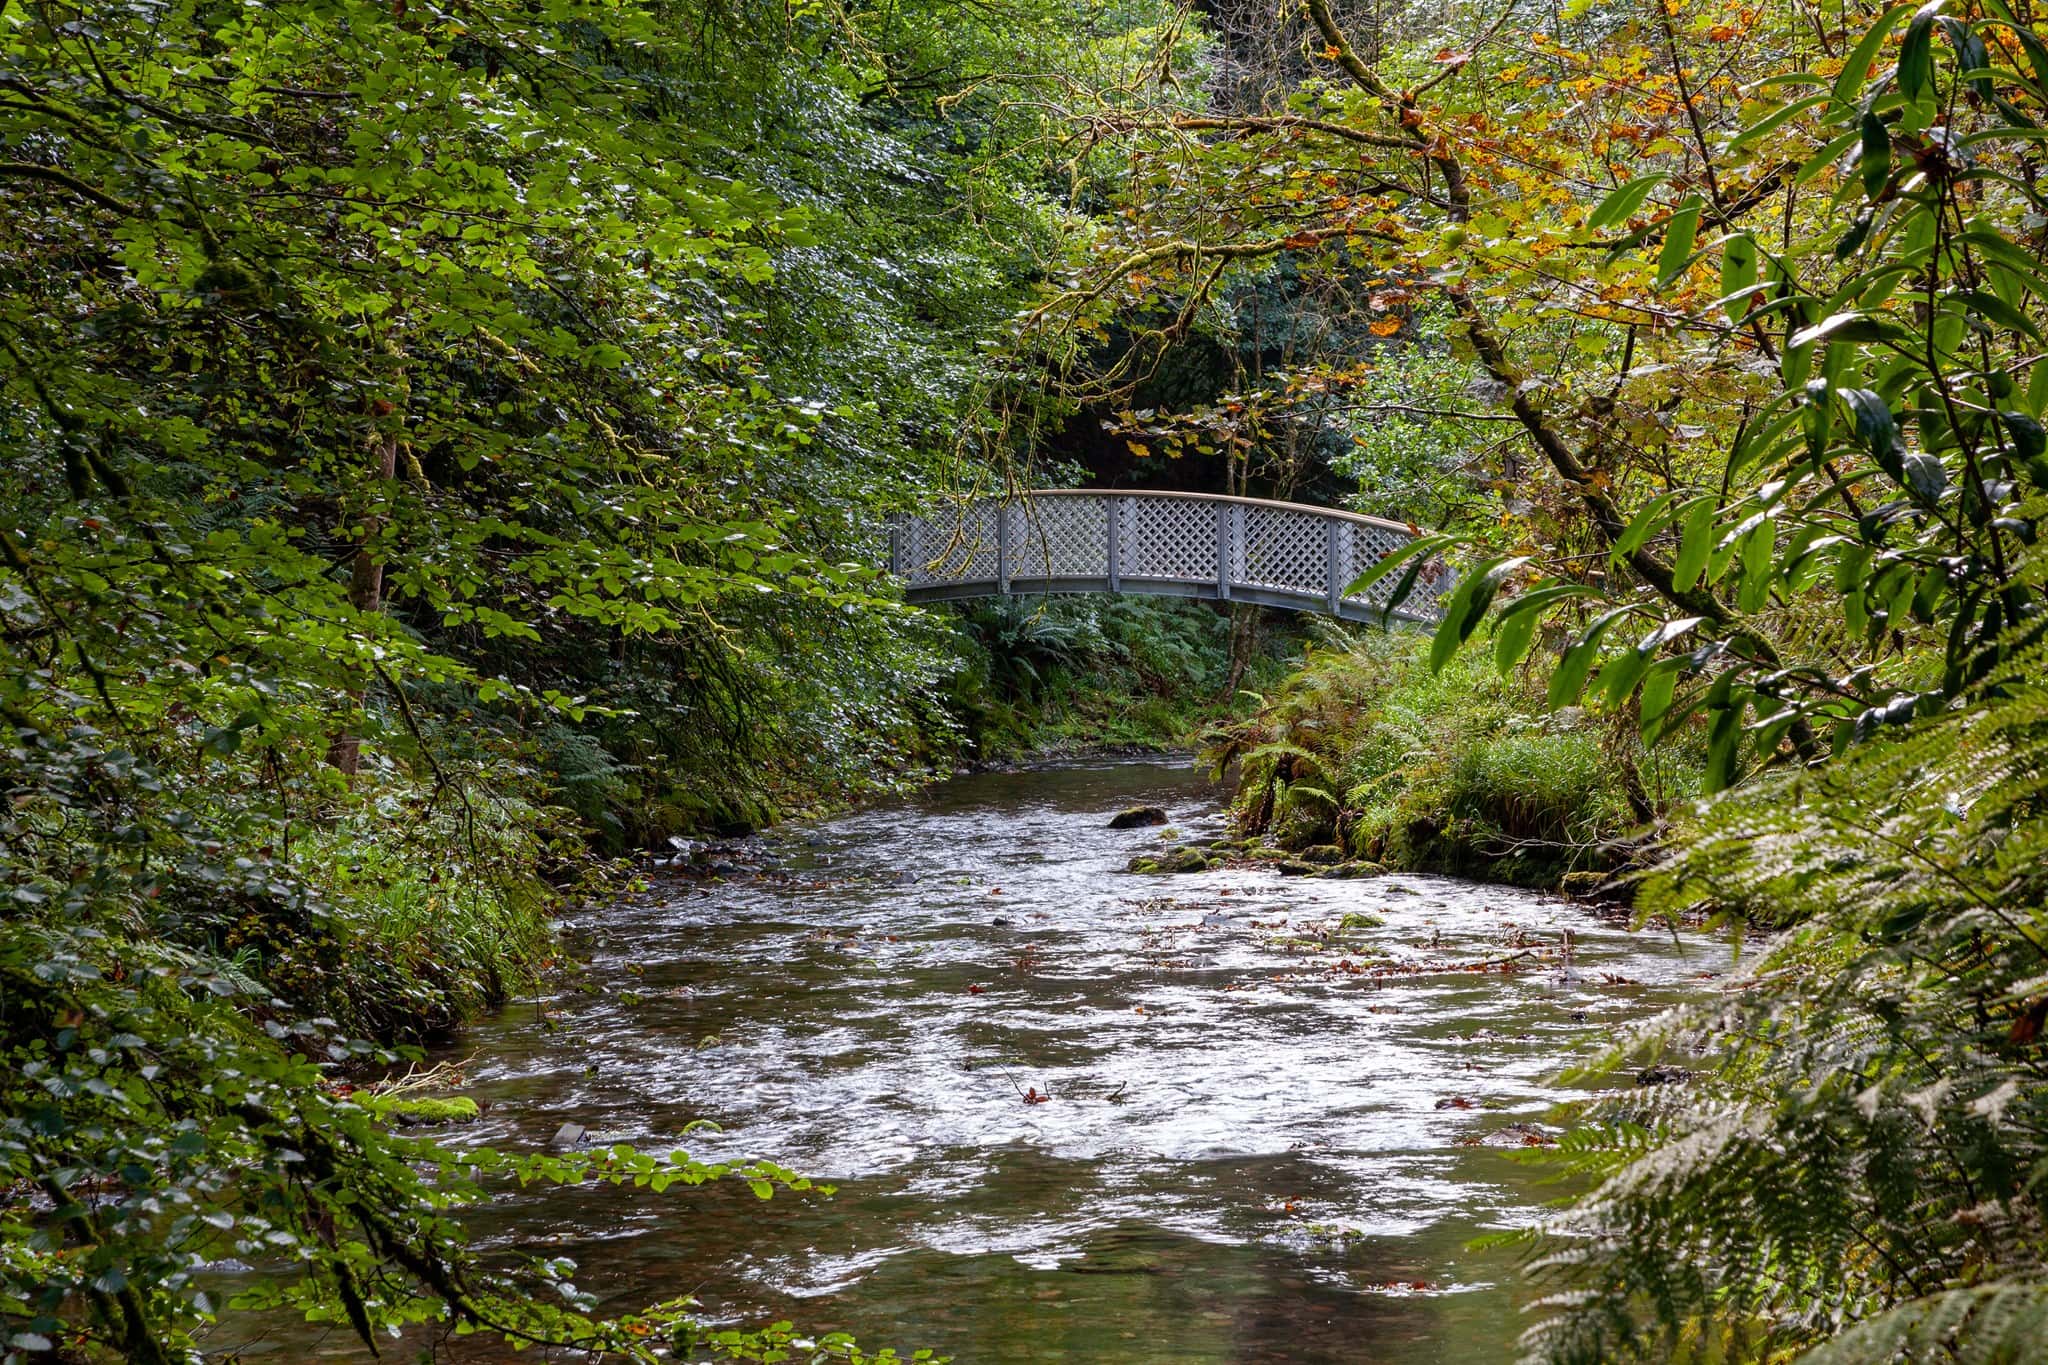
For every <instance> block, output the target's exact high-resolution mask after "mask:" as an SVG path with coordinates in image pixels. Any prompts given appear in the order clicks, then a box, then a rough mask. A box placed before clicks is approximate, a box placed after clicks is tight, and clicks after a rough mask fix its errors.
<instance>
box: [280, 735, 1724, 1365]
mask: <svg viewBox="0 0 2048 1365" xmlns="http://www.w3.org/2000/svg"><path fill="white" fill-rule="evenodd" d="M1140 802H1148V803H1157V804H1160V805H1163V806H1165V807H1166V808H1167V809H1168V810H1169V811H1170V812H1171V813H1172V815H1173V821H1174V825H1175V826H1176V827H1177V828H1178V829H1179V830H1180V831H1181V832H1182V833H1183V834H1184V835H1186V836H1189V837H1193V836H1197V835H1199V834H1202V833H1204V832H1220V829H1221V816H1220V811H1219V809H1218V806H1217V798H1216V795H1215V794H1214V793H1213V792H1211V791H1209V790H1207V789H1205V788H1203V787H1202V786H1201V785H1200V784H1199V782H1198V780H1197V779H1196V777H1195V776H1194V775H1193V774H1191V773H1189V772H1188V771H1186V770H1185V769H1184V768H1182V767H1180V766H1177V765H1169V764H1165V763H1155V762H1103V763H1094V764H1084V765H1073V766H1062V767H1051V768H1043V769H1037V770H1032V771H1026V772H1015V773H991V774H983V775H978V776H973V777H964V778H960V779H957V780H954V781H951V782H947V783H943V784H941V785H939V786H936V787H933V788H931V789H929V790H928V791H926V792H924V793H923V794H921V795H919V796H917V797H915V798H912V799H908V800H905V801H902V802H899V803H895V804H890V805H886V806H880V807H875V808H872V809H869V810H866V811H863V812H860V813H857V814H853V815H849V816H845V817H843V818H839V819H835V820H830V821H825V822H821V823H818V824H815V825H810V826H797V827H793V828H790V829H786V830H782V831H778V832H776V833H775V834H772V835H770V836H767V837H764V838H761V839H758V840H751V841H747V842H745V843H744V844H742V845H740V846H738V847H737V848H736V849H735V850H733V851H732V852H731V853H730V854H728V855H723V856H726V857H728V858H729V859H730V863H729V865H726V866H724V867H723V868H722V869H721V873H720V875H718V876H715V877H712V878H708V879H705V878H688V877H683V876H681V875H674V876H669V875H668V874H660V875H657V877H656V878H655V880H654V883H653V885H652V887H651V889H650V890H649V891H648V892H647V893H645V894H642V895H638V896H635V897H632V898H628V899H625V900H622V901H620V902H619V903H617V904H613V905H609V906H605V907H600V908H596V909H593V910H591V911H589V912H587V913H586V914H585V915H584V916H583V917H582V918H581V920H580V922H579V923H578V924H577V926H576V927H575V929H574V931H573V935H574V938H575V941H576V942H577V943H578V946H579V948H580V950H581V951H582V952H584V953H585V954H586V955H587V956H588V957H589V959H590V964H591V965H590V971H589V974H588V977H587V981H586V983H585V984H584V986H583V987H582V988H581V989H568V990H564V991H563V992H562V993H561V994H558V995H555V996H553V997H550V998H548V999H546V1000H544V1001H541V1002H538V1003H537V1004H527V1005H522V1006H520V1007H517V1008H514V1009H511V1010H509V1011H507V1012H506V1013H505V1014H504V1015H503V1016H502V1017H500V1018H498V1019H496V1020H494V1021H492V1022H490V1023H487V1024H485V1025H483V1026H481V1027H479V1028H477V1029H475V1030H474V1031H473V1032H472V1033H471V1034H470V1035H469V1036H468V1037H467V1038H466V1039H465V1043H464V1048H463V1051H464V1052H465V1053H467V1052H472V1051H473V1052H474V1053H475V1054H476V1056H475V1059H474V1061H473V1062H472V1063H471V1064H470V1066H469V1068H468V1072H469V1076H470V1079H471V1082H472V1084H471V1086H470V1087H469V1091H468V1093H470V1094H473V1095H475V1096H476V1097H477V1098H478V1099H479V1100H480V1101H483V1102H484V1103H485V1104H486V1105H487V1112H486V1115H485V1118H484V1119H483V1121H482V1123H481V1124H480V1125H477V1126H476V1127H474V1128H472V1129H470V1130H466V1131H464V1132H463V1133H461V1134H460V1140H461V1141H462V1142H464V1143H465V1144H467V1143H470V1142H474V1143H478V1144H489V1145H492V1146H497V1147H512V1146H518V1145H522V1144H524V1145H530V1146H536V1147H537V1146H540V1145H542V1144H545V1143H546V1142H548V1141H549V1140H550V1138H551V1137H552V1136H554V1135H555V1134H556V1133H557V1130H558V1129H560V1128H561V1126H562V1125H563V1124H564V1123H574V1124H577V1125H581V1126H582V1127H584V1128H585V1129H587V1130H588V1132H587V1136H586V1137H585V1138H584V1139H583V1140H584V1141H586V1142H591V1143H612V1142H629V1143H634V1144H638V1145H642V1146H645V1147H648V1148H650V1149H653V1150H667V1149H668V1148H670V1147H672V1146H676V1145H683V1146H686V1147H687V1148H688V1149H689V1150H690V1151H691V1153H692V1154H693V1155H696V1156H698V1157H701V1158H714V1159H715V1158H730V1157H748V1156H763V1157H769V1158H771V1159H774V1160H776V1161H779V1162H781V1163H783V1164H785V1165H787V1166H791V1167H794V1168H796V1169H797V1170H799V1171H801V1172H803V1173H805V1174H807V1175H810V1176H812V1177H814V1178H816V1179H820V1180H825V1181H830V1182H832V1183H833V1184H836V1185H837V1187H838V1192H837V1194H836V1195H835V1196H833V1197H831V1198H822V1197H817V1196H807V1195H791V1194H787V1193H780V1194H778V1195H777V1196H776V1197H775V1198H774V1199H773V1200H772V1201H769V1202H766V1203H763V1202H761V1201H758V1200H756V1199H755V1198H754V1197H753V1195H752V1194H751V1193H749V1192H748V1191H747V1190H746V1189H745V1187H744V1186H737V1185H735V1187H734V1188H730V1189H728V1188H725V1187H724V1185H719V1186H713V1187H706V1188H703V1189H698V1190H689V1191H685V1190H681V1189H680V1188H678V1189H676V1190H671V1191H670V1192H669V1193H667V1194H666V1195H663V1196H660V1197H655V1196H650V1195H648V1194H646V1193H645V1192H636V1191H631V1190H627V1191H615V1190H610V1189H598V1190H593V1189H591V1188H589V1187H582V1188H574V1189H567V1190H563V1189H550V1190H544V1191H532V1192H525V1193H519V1194H514V1195H508V1196H507V1197H505V1198H504V1199H503V1200H502V1201H501V1202H499V1203H498V1204H495V1205H494V1206H493V1207H492V1208H491V1209H489V1210H487V1211H485V1212H483V1213H481V1214H479V1215H478V1216H476V1217H475V1218H474V1219H473V1224H474V1226H475V1227H476V1229H477V1230H478V1232H479V1234H480V1235H481V1236H482V1237H483V1238H484V1239H485V1240H486V1244H487V1245H491V1246H496V1247H499V1248H506V1249H516V1250H519V1251H525V1252H548V1253H550V1254H562V1255H568V1256H570V1257H572V1258H574V1259H575V1260H576V1262H577V1263H578V1265H579V1267H580V1269H579V1272H578V1274H577V1276H576V1278H577V1282H578V1283H579V1285H581V1286H582V1287H584V1288H586V1289H590V1290H594V1291H597V1292H599V1293H601V1294H602V1295H604V1296H605V1298H606V1300H607V1304H608V1306H610V1307H612V1308H615V1309H621V1310H623V1309H625V1308H629V1307H632V1306H635V1305H637V1304H640V1303H646V1302H652V1301H655V1300H658V1299H663V1298H668V1297H672V1296H674V1295H676V1294H679V1293H685V1292H690V1293H694V1294H696V1295H697V1297H698V1298H699V1299H700V1300H701V1301H702V1303H703V1305H704V1307H705V1310H706V1312H707V1313H708V1314H709V1315H711V1316H712V1317H713V1318H715V1319H717V1320H719V1321H725V1322H730V1323H732V1324H735V1325H742V1324H748V1323H761V1322H765V1321H769V1320H772V1319H774V1318H789V1319H793V1320H795V1321H796V1322H798V1323H800V1324H802V1325H804V1326H805V1327H806V1328H815V1329H817V1330H819V1331H826V1330H846V1331H851V1332H853V1333H855V1334H857V1335H858V1336H859V1337H860V1338H861V1339H862V1341H863V1343H864V1344H867V1345H869V1346H871V1347H879V1346H883V1345H893V1346H896V1347H898V1348H899V1349H902V1350H905V1351H906V1352H907V1351H908V1350H909V1349H911V1348H913V1347H920V1346H922V1347H931V1348H934V1349H936V1350H938V1351H939V1352H941V1353H945V1354H950V1355H952V1356H953V1357H955V1358H956V1359H958V1360H959V1361H961V1362H963V1363H976V1362H991V1363H994V1362H1019V1363H1022V1362H1052V1361H1131V1362H1148V1363H1149V1362H1245V1363H1246V1365H1249V1363H1250V1362H1265V1361H1274V1362H1278V1361H1286V1362H1294V1363H1296V1365H1299V1363H1302V1362H1320V1361H1346V1362H1389V1363H1390V1365H1391V1363H1393V1362H1404V1363H1405V1362H1424V1361H1457V1362H1465V1361H1492V1360H1504V1359H1508V1358H1511V1356H1512V1350H1513V1341H1514V1338H1515V1336H1516V1334H1517V1332H1518V1331H1519V1327H1520V1323H1519V1321H1518V1319H1519V1307H1520V1304H1521V1303H1522V1302H1523V1301H1524V1300H1525V1299H1526V1297H1527V1291H1526V1290H1525V1289H1523V1288H1521V1287H1520V1286H1518V1285H1517V1284H1516V1281H1515V1275H1514V1267H1515V1254H1514V1253H1513V1252H1512V1251H1511V1250H1503V1249H1495V1250H1490V1251H1487V1250H1477V1251H1475V1250H1470V1249H1468V1243H1470V1242H1471V1241H1472V1240H1473V1239H1474V1238H1475V1237H1479V1236H1481V1235H1482V1234H1485V1233H1488V1232H1492V1231H1496V1230H1500V1229H1506V1228H1514V1227H1518V1226H1523V1225H1526V1224H1527V1223H1528V1222H1529V1221H1531V1219H1532V1218H1533V1217H1534V1216H1535V1212H1536V1210H1537V1207H1538V1205H1539V1204H1540V1203H1542V1202H1543V1201H1545V1200H1547V1199H1550V1198H1553V1197H1555V1196H1556V1194H1557V1193H1558V1191H1557V1189H1556V1188H1555V1187H1554V1186H1551V1185H1549V1184H1548V1183H1547V1182H1548V1181H1549V1179H1550V1176H1549V1175H1548V1173H1546V1172H1544V1171H1542V1170H1540V1169H1537V1168H1533V1167H1531V1166H1529V1165H1528V1164H1527V1163H1525V1162H1520V1161H1517V1160H1516V1159H1515V1154H1516V1153H1518V1152H1522V1151H1525V1150H1527V1149H1528V1148H1530V1147H1532V1146H1536V1145H1540V1144H1541V1143H1543V1142H1545V1141H1547V1140H1548V1133H1549V1131H1550V1130H1548V1129H1547V1128H1546V1126H1545V1120H1546V1117H1547V1116H1549V1115H1550V1111H1551V1110H1552V1109H1553V1107H1554V1106H1555V1105H1556V1104H1557V1103H1558V1102H1559V1101H1560V1099H1562V1098H1565V1097H1567V1096H1568V1094H1569V1092H1568V1091H1564V1090H1561V1089H1560V1088H1558V1087H1557V1086H1555V1085H1553V1084H1550V1083H1549V1082H1548V1078H1549V1077H1550V1076H1551V1075H1552V1074H1553V1073H1554V1072H1555V1071H1556V1070H1557V1068H1558V1067H1559V1066H1560V1065H1561V1064H1562V1063H1564V1062H1566V1061H1568V1060H1569V1059H1571V1058H1573V1057H1575V1056H1581V1055H1584V1054H1585V1053H1586V1052H1587V1051H1589V1050H1591V1049H1592V1048H1593V1047H1595V1046H1597V1045H1598V1044H1599V1043H1600V1042H1601V1041H1602V1040H1604V1039H1608V1038H1611V1037H1612V1036H1613V1035H1614V1033H1615V1031H1616V1030H1617V1028H1618V1027H1619V1026H1620V1025H1622V1024H1624V1023H1625V1022H1627V1021H1629V1020H1632V1019H1636V1018H1639V1017H1641V1016H1642V1015H1644V1014H1645V1013H1647V1012H1649V1011H1651V1010H1653V1009H1656V1008H1658V1007H1660V1006H1662V1005H1665V1004H1669V1003H1671V1002H1673V1001H1675V1000H1678V999H1681V998H1683V997H1685V996H1686V995H1688V994H1694V993H1697V992H1699V991H1700V990H1702V989H1704V988H1705V987H1704V985H1703V981H1702V978H1705V977H1707V976H1709V975H1712V974H1714V973H1716V972H1718V971H1719V970H1720V969H1722V968H1723V967H1725V966H1726V963H1727V950H1726V948H1725V946H1723V945H1720V944H1717V943H1714V942H1712V941H1709V940H1706V939H1700V938H1691V939H1688V940H1687V941H1686V942H1685V943H1684V944H1679V943H1676V942H1674V941H1673V939H1672V938H1671V936H1670V935H1669V934H1668V933H1662V934H1660V933H1658V932H1656V931H1654V930H1645V931H1640V932H1631V931H1630V930H1629V929H1628V927H1627V925H1626V924H1625V923H1621V922H1617V921H1615V920H1613V919H1611V918H1605V917H1601V916H1599V915H1596V914H1595V913H1594V912H1592V911H1589V910H1587V909H1585V908H1583V907H1579V906H1574V905H1571V904H1568V903H1565V902H1561V901H1557V900H1553V899H1548V898H1545V897H1541V896H1536V895H1532V894H1529V893H1526V892H1520V891H1514V890H1508V889H1503V888H1500V887H1491V886H1479V885H1473V884H1469V883H1463V882H1457V881H1451V880H1447V879H1443V878H1436V877H1426V876H1411V875H1392V876H1387V877H1383V878H1376V879H1371V880H1365V881H1324V880H1304V879H1300V878H1290V877H1282V876H1279V875H1277V874H1275V873H1272V872H1267V871H1252V870H1243V871H1222V870H1219V871H1213V872H1207V873H1200V874H1195V875H1191V876H1190V875H1184V876H1171V877H1169V876H1141V875H1133V874H1130V873H1127V872H1124V871H1123V870H1122V869H1123V866H1124V864H1125V862H1126V861H1127V860H1128V859H1129V857H1130V856H1131V854H1132V853H1133V852H1135V851H1138V850H1140V849H1143V848H1147V847H1150V846H1154V845H1156V844H1157V843H1158V841H1159V840H1160V838H1161V831H1159V830H1142V829H1141V830H1133V831H1125V832H1117V831H1111V830H1109V829H1107V828H1106V823H1107V820H1108V818H1109V816H1110V814H1111V813H1113V812H1114V811H1116V810H1118V809H1119V808H1121V807H1124V806H1129V805H1132V804H1136V803H1140ZM1346 916H1351V917H1353V918H1352V920H1351V921H1350V923H1349V924H1348V925H1347V924H1346V918H1345V917H1346ZM1361 917H1364V919H1363V920H1362V919H1361ZM1373 920H1377V921H1383V922H1381V923H1378V924H1372V923H1371V921H1373ZM1567 931H1569V934H1570V936H1571V941H1572V944H1573V947H1574V952H1573V954H1572V955H1571V958H1570V960H1569V961H1566V960H1564V959H1563V957H1562V956H1561V955H1560V954H1559V953H1558V952H1557V949H1558V947H1559V945H1560V944H1561V943H1562V941H1563V939H1564V936H1565V934H1566V932H1567ZM1487 962H1491V963H1494V964H1495V965H1494V966H1493V967H1492V968H1491V969H1490V970H1473V965H1474V964H1479V963H1487ZM1503 963H1504V967H1505V969H1503ZM1628 1079H1629V1078H1623V1079H1622V1081H1621V1082H1620V1083H1622V1084H1626V1083H1628ZM1040 1097H1045V1098H1043V1099H1041V1098H1040ZM705 1119H708V1120H711V1121H713V1122H714V1123H716V1124H717V1125H718V1126H719V1131H716V1132H712V1131H708V1130H705V1129H698V1130H696V1131H694V1132H691V1133H690V1134H689V1135H688V1136H687V1137H682V1136H681V1135H682V1134H683V1131H684V1129H685V1127H686V1125H689V1124H691V1123H693V1122H695V1121H697V1120H705ZM726 1183H728V1184H731V1183H732V1182H726ZM309 1347H310V1351H311V1353H313V1354H326V1353H330V1352H331V1353H333V1354H336V1355H345V1354H352V1350H351V1347H350V1346H349V1344H348V1343H347V1342H345V1340H344V1338H343V1337H342V1336H340V1335H331V1336H329V1337H327V1338H325V1339H324V1340H322V1341H319V1342H312V1343H306V1342H298V1343H291V1344H289V1345H287V1344H285V1343H277V1344H276V1345H275V1349H276V1350H279V1351H289V1352H291V1353H293V1354H298V1355H303V1354H305V1353H307V1351H308V1348H309ZM358 1349H359V1348H358ZM250 1354H251V1355H252V1357H253V1356H254V1355H257V1354H260V1352H256V1351H252V1352H251V1353H250Z"/></svg>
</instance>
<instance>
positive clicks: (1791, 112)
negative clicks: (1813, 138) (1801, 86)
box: [1728, 94, 1828, 152]
mask: <svg viewBox="0 0 2048 1365" xmlns="http://www.w3.org/2000/svg"><path fill="white" fill-rule="evenodd" d="M1827 100H1828V96H1827V95H1824V94H1822V95H1808V96H1806V97H1805V98H1804V99H1797V100H1793V101H1792V102H1791V103H1790V104H1781V105H1779V106H1778V107H1777V108H1776V109H1773V110H1772V111H1771V112H1770V113H1768V114H1765V115H1764V116H1763V117H1762V118H1760V119H1758V120H1757V121H1756V122H1755V123H1752V124H1750V125H1749V127H1747V128H1744V129H1743V130H1742V131H1741V132H1739V133H1737V134H1736V135H1735V136H1734V137H1732V138H1730V139H1729V140H1728V150H1729V151H1731V152H1732V151H1736V150H1739V149H1740V148H1742V147H1745V146H1747V145H1748V144H1749V143H1752V142H1754V141H1756V140H1757V139H1758V138H1760V137H1764V136H1767V135H1768V134H1769V133H1771V132H1772V131H1773V130H1774V129H1776V128H1777V127H1778V126H1779V125H1780V124H1782V123H1784V122H1785V121H1786V120H1788V119H1792V118H1796V117H1797V116H1798V115H1800V114H1803V113H1805V112H1806V111H1807V110H1809V109H1811V108H1813V107H1814V106H1815V105H1817V104H1825V103H1826V102H1827Z"/></svg>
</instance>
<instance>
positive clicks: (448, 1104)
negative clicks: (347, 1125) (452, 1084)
mask: <svg viewBox="0 0 2048 1365" xmlns="http://www.w3.org/2000/svg"><path fill="white" fill-rule="evenodd" d="M356 1100H357V1102H358V1103H360V1104H361V1105H362V1106H363V1107H364V1108H365V1109H368V1110H369V1111H370V1112H371V1113H372V1114H375V1115H376V1116H377V1117H378V1118H380V1119H382V1120H383V1121H384V1122H386V1123H395V1124H398V1125H400V1126H401V1127H406V1128H414V1127H426V1126H428V1125H431V1124H438V1123H474V1122H475V1121H476V1120H477V1119H478V1118H479V1117H481V1116H482V1114H483V1110H481V1109H479V1108H478V1107H477V1103H476V1101H475V1100H473V1099H471V1098H469V1096H467V1095H447V1096H440V1097H431V1096H425V1095H358V1096H356Z"/></svg>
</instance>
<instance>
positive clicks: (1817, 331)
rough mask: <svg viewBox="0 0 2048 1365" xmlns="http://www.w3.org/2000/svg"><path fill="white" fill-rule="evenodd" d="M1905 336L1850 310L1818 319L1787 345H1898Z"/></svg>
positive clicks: (1879, 320) (1898, 330)
mask: <svg viewBox="0 0 2048 1365" xmlns="http://www.w3.org/2000/svg"><path fill="white" fill-rule="evenodd" d="M1906 339H1907V338H1906V333H1905V332H1904V331H1903V330H1901V329H1900V328H1899V327H1898V326H1897V325H1896V324H1894V323H1890V322H1886V321H1885V320H1884V319H1883V318H1879V317H1872V316H1871V315H1870V314H1868V313H1864V312H1859V311H1857V310H1854V309H1851V310H1849V311H1848V312H1843V313H1835V314H1832V315H1830V316H1828V317H1825V318H1822V319H1821V320H1820V321H1819V322H1816V323H1815V324H1814V325H1813V326H1811V327H1802V328H1801V329H1799V330H1798V331H1797V332H1794V333H1793V334H1792V336H1791V339H1790V340H1788V341H1787V342H1786V343H1785V344H1786V345H1787V346H1813V345H1816V344H1818V343H1821V342H1835V341H1846V342H1863V343H1870V342H1884V341H1889V342H1895V343H1896V342H1901V341H1904V340H1906Z"/></svg>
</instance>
